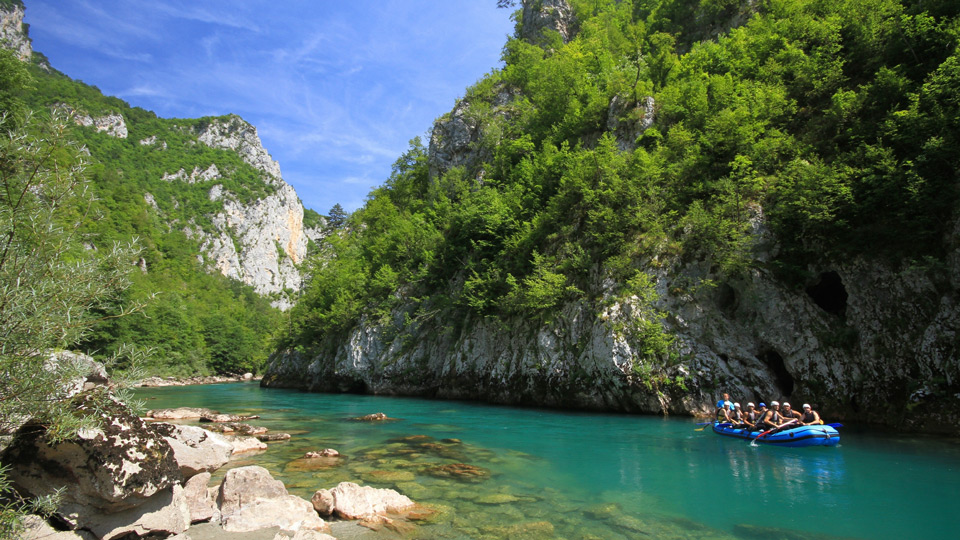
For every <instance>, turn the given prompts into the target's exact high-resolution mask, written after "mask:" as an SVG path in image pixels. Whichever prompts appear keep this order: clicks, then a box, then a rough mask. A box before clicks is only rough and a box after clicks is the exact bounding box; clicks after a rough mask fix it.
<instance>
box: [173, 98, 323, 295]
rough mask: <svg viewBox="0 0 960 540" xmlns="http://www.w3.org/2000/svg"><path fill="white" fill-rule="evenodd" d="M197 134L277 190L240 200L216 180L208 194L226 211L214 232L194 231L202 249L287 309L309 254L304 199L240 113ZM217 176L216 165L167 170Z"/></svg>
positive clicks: (188, 177) (199, 177) (196, 177)
mask: <svg viewBox="0 0 960 540" xmlns="http://www.w3.org/2000/svg"><path fill="white" fill-rule="evenodd" d="M197 139H198V140H199V141H200V142H202V143H204V144H206V145H207V146H210V147H213V148H220V149H225V150H231V151H234V152H236V153H237V154H238V155H240V157H241V158H242V159H243V160H244V161H245V162H246V163H247V164H249V165H251V166H252V167H254V168H256V169H257V170H259V171H260V172H261V173H263V176H262V177H263V179H264V181H266V182H268V183H269V184H271V185H272V186H273V188H274V191H273V193H272V194H270V195H268V196H266V197H263V198H260V199H257V200H255V201H253V202H249V203H242V202H240V201H238V199H237V198H236V197H234V196H233V195H232V194H231V193H229V192H226V191H224V190H223V186H222V185H220V184H214V185H212V186H211V188H210V192H209V197H210V199H211V200H222V201H223V210H222V211H221V212H219V213H217V214H216V215H215V216H213V219H212V221H213V225H214V227H215V229H216V232H215V233H213V234H211V233H209V232H204V231H203V230H201V229H200V228H196V227H195V228H192V229H191V233H192V234H193V235H195V236H196V237H198V238H199V240H200V242H201V249H202V250H203V252H204V254H205V255H206V256H207V258H208V260H210V261H211V262H212V265H213V267H214V268H216V270H217V271H219V272H220V273H222V274H223V275H225V276H228V277H231V278H234V279H237V280H239V281H242V282H244V283H246V284H248V285H251V286H253V288H254V289H255V290H256V291H257V292H258V293H260V294H264V295H274V296H277V298H276V300H274V302H273V303H274V305H275V306H277V307H280V308H281V309H287V308H289V307H290V306H291V305H292V299H291V298H290V293H292V292H294V291H298V290H300V287H301V279H300V272H299V270H298V267H297V266H298V265H299V264H300V262H301V261H303V258H304V257H305V256H306V253H307V236H306V234H305V233H304V229H303V205H302V204H301V202H300V198H299V197H297V193H296V191H295V190H294V189H293V187H292V186H290V184H287V183H286V182H285V181H284V180H283V178H282V177H281V174H280V165H279V164H277V162H276V161H274V160H273V158H271V157H270V154H269V153H268V152H267V150H266V149H265V148H264V147H263V145H262V144H261V142H260V137H259V136H258V135H257V129H256V128H255V127H254V126H252V125H250V124H249V123H247V122H246V121H244V120H243V119H242V118H240V117H239V116H235V115H231V116H228V117H225V118H221V119H216V120H213V121H210V122H208V123H206V124H204V125H203V126H202V127H201V128H199V129H198V131H197ZM219 176H220V172H219V171H217V170H216V166H215V165H211V167H210V168H208V169H206V170H202V171H201V170H199V169H195V170H194V171H192V172H190V173H187V172H185V171H183V170H182V169H181V170H179V171H177V172H175V173H173V174H172V175H169V179H176V180H180V181H186V182H190V183H193V182H197V181H207V182H211V183H212V182H215V181H216V179H217V178H218V177H219ZM164 179H165V180H166V179H168V177H167V176H165V177H164ZM238 248H239V249H238Z"/></svg>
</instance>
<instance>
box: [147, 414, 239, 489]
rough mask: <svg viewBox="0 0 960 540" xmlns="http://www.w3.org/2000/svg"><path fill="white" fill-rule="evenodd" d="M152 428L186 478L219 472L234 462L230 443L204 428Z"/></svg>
mask: <svg viewBox="0 0 960 540" xmlns="http://www.w3.org/2000/svg"><path fill="white" fill-rule="evenodd" d="M151 427H153V429H155V430H157V432H158V433H160V434H161V435H162V436H163V438H164V440H166V441H167V444H169V445H170V448H172V449H173V456H174V459H176V460H177V464H178V465H179V466H180V472H181V473H183V477H184V478H190V477H191V476H194V475H196V474H199V473H202V472H213V471H215V470H217V469H219V468H220V467H222V466H223V465H225V464H226V463H227V462H228V461H230V455H231V454H232V453H233V444H231V443H230V441H228V440H227V439H225V438H224V437H222V436H220V435H217V434H216V433H213V432H210V431H207V430H205V429H203V428H201V427H197V426H179V425H174V424H167V423H160V424H153V425H152V426H151Z"/></svg>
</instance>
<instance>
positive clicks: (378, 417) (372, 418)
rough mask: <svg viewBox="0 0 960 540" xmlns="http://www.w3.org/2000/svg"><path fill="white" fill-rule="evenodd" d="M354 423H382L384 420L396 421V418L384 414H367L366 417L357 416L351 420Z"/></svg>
mask: <svg viewBox="0 0 960 540" xmlns="http://www.w3.org/2000/svg"><path fill="white" fill-rule="evenodd" d="M351 420H353V421H355V422H382V421H384V420H396V418H390V417H389V416H387V415H386V413H382V412H378V413H373V414H368V415H366V416H358V417H356V418H351Z"/></svg>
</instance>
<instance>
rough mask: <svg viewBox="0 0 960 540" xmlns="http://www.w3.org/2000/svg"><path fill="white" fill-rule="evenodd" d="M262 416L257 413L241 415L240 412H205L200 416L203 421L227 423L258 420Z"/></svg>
mask: <svg viewBox="0 0 960 540" xmlns="http://www.w3.org/2000/svg"><path fill="white" fill-rule="evenodd" d="M257 418H260V417H259V416H257V415H255V414H251V415H246V416H244V415H239V414H204V415H201V416H200V421H201V422H213V423H217V424H226V423H236V422H243V421H244V420H256V419H257Z"/></svg>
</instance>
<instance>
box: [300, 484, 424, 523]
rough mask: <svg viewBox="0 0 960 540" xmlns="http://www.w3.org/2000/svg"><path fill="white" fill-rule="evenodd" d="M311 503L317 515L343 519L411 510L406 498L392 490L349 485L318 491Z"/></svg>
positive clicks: (371, 516) (411, 505) (363, 517)
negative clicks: (334, 516)
mask: <svg viewBox="0 0 960 540" xmlns="http://www.w3.org/2000/svg"><path fill="white" fill-rule="evenodd" d="M311 502H312V503H313V507H314V508H315V509H316V510H317V512H319V513H320V515H322V516H330V515H333V514H336V515H337V516H338V517H341V518H343V519H370V518H374V517H377V516H384V515H386V514H399V513H402V512H403V511H404V510H407V509H410V508H413V507H414V506H415V503H414V502H413V501H412V500H410V498H409V497H407V496H405V495H401V494H400V493H397V492H396V491H394V490H392V489H376V488H372V487H370V486H363V487H361V486H358V485H357V484H354V483H352V482H340V484H338V485H337V487H335V488H333V489H321V490H319V491H317V492H316V493H314V495H313V499H311Z"/></svg>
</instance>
